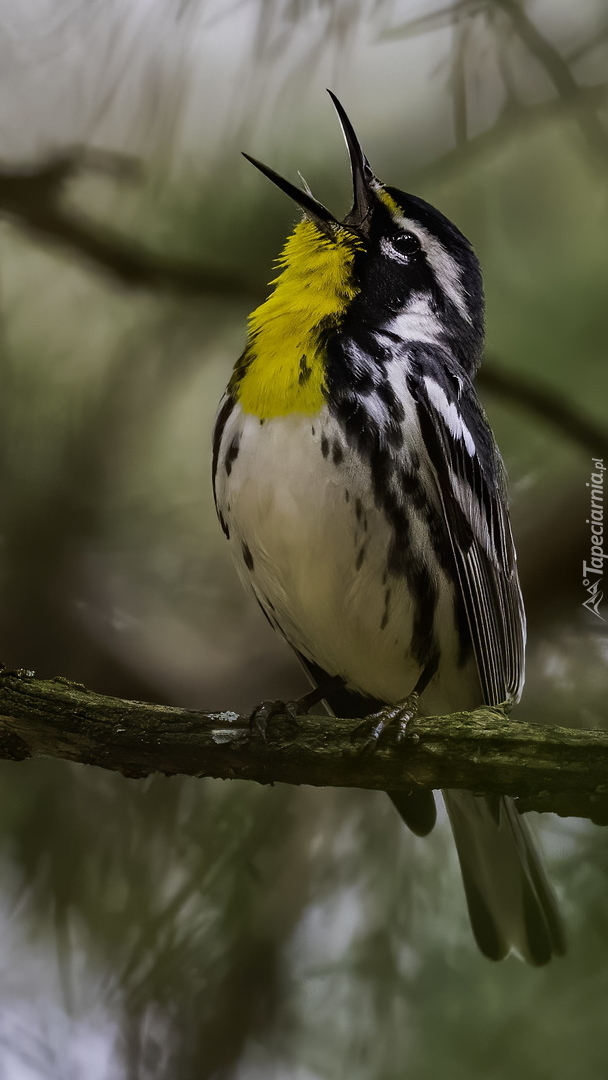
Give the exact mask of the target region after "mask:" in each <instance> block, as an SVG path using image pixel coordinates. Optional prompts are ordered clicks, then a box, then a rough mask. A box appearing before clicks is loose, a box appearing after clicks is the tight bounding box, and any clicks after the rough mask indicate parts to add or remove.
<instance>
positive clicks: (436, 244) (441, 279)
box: [381, 214, 471, 323]
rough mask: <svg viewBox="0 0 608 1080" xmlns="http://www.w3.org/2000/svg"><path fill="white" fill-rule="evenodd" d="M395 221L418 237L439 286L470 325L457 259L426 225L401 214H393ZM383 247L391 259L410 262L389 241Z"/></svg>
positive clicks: (382, 244) (383, 243)
mask: <svg viewBox="0 0 608 1080" xmlns="http://www.w3.org/2000/svg"><path fill="white" fill-rule="evenodd" d="M393 221H394V222H395V224H397V225H399V226H400V228H402V229H405V231H406V232H411V233H413V234H414V236H417V237H418V239H419V240H420V244H421V247H422V250H423V251H424V254H425V255H426V261H427V262H428V264H429V266H430V268H431V270H432V271H433V273H434V275H435V277H436V279H437V282H438V284H439V285H440V286H441V288H442V289H443V290H444V292H445V293H446V294H447V296H449V298H450V300H451V301H452V303H453V304H454V306H455V307H456V308H458V311H459V312H460V314H461V315H462V317H463V319H466V321H467V322H468V323H470V322H471V316H470V315H469V311H468V308H467V304H466V291H465V289H464V288H463V286H462V278H461V274H460V267H459V266H458V263H457V262H456V259H453V258H452V256H451V255H450V253H449V252H448V251H447V250H446V248H445V247H444V246H443V244H442V243H441V242H440V241H439V240H438V239H437V237H436V236H433V234H432V233H430V232H429V231H428V229H425V227H424V225H420V224H419V222H417V221H412V220H411V218H407V217H405V216H403V215H401V214H393ZM381 247H382V250H383V251H384V253H385V254H386V255H388V256H389V258H391V259H395V260H396V261H399V262H403V263H405V262H407V261H408V260H407V257H405V256H403V255H399V253H398V252H397V251H395V249H394V248H393V246H392V244H390V243H389V242H388V241H386V240H383V241H382V242H381Z"/></svg>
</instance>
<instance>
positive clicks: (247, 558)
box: [243, 541, 253, 571]
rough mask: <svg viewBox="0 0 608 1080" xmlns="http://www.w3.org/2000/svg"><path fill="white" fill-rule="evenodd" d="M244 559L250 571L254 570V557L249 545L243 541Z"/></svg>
mask: <svg viewBox="0 0 608 1080" xmlns="http://www.w3.org/2000/svg"><path fill="white" fill-rule="evenodd" d="M243 558H244V560H245V566H246V567H247V569H248V570H249V571H251V570H253V555H252V554H251V552H250V550H249V548H248V546H247V544H246V543H245V542H244V541H243Z"/></svg>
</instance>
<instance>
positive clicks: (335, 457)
mask: <svg viewBox="0 0 608 1080" xmlns="http://www.w3.org/2000/svg"><path fill="white" fill-rule="evenodd" d="M343 457H344V451H343V449H342V447H341V446H340V443H337V442H335V443H334V447H333V450H332V453H331V459H332V461H333V463H334V465H339V464H340V462H341V461H342V459H343Z"/></svg>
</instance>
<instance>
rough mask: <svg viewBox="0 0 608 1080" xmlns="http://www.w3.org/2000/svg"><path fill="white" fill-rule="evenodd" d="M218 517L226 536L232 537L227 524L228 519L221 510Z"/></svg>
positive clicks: (227, 537)
mask: <svg viewBox="0 0 608 1080" xmlns="http://www.w3.org/2000/svg"><path fill="white" fill-rule="evenodd" d="M218 517H219V519H220V525H221V526H222V532H223V534H224V536H225V537H226V539H227V540H229V539H230V529H229V528H228V525H227V524H226V521H225V520H224V516H223V514H220V512H219V511H218Z"/></svg>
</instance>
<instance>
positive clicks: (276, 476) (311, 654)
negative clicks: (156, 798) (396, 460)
mask: <svg viewBox="0 0 608 1080" xmlns="http://www.w3.org/2000/svg"><path fill="white" fill-rule="evenodd" d="M216 497H217V503H218V510H219V511H220V513H221V515H222V518H223V520H224V522H225V526H226V531H227V532H228V534H229V540H230V543H231V545H232V549H233V554H234V557H235V561H236V564H237V567H238V569H239V572H240V574H241V576H242V578H243V580H244V581H246V582H247V583H249V584H250V585H251V586H252V587H253V589H254V592H255V594H256V596H257V598H258V600H259V601H260V603H261V605H262V607H263V608H264V610H265V611H266V613H267V615H268V617H269V618H270V620H271V621H272V622H273V624H274V625H276V626H277V627H278V628H279V629H280V630H281V631H282V632H283V634H284V635H285V637H286V638H287V639H288V641H289V642H290V643H291V644H292V645H294V646H295V648H297V649H298V650H299V651H300V652H302V653H303V654H304V655H305V656H306V657H308V658H309V659H312V660H314V661H315V662H316V663H317V664H319V665H320V666H321V667H322V668H323V669H324V670H325V671H327V672H328V674H330V675H340V676H342V677H343V678H344V679H345V680H346V682H347V683H348V684H349V685H350V686H351V687H352V688H354V689H356V690H359V691H360V692H363V693H366V694H369V695H371V696H374V697H378V698H380V699H381V700H384V701H397V700H401V699H402V698H404V697H406V696H407V694H409V693H410V692H411V691H412V689H413V687H414V685H415V683H416V680H417V678H418V676H419V674H420V668H419V665H418V664H417V662H416V661H414V659H413V658H412V656H411V655H410V651H409V646H410V640H411V635H412V605H411V603H410V599H409V595H408V590H407V583H406V581H405V579H404V577H403V576H396V575H391V574H390V573H389V572H388V569H387V558H388V549H389V544H390V541H391V529H390V526H389V523H388V522H387V519H386V517H385V515H384V512H383V511H382V510H381V509H379V508H378V507H376V505H375V504H374V500H373V495H372V487H371V479H370V472H369V467H368V466H367V464H366V463H365V462H363V461H362V460H361V458H360V457H359V455H358V454H355V453H354V452H352V451H350V450H349V449H348V448H347V446H346V444H345V442H344V439H343V437H342V435H341V432H340V429H339V427H338V426H337V425H336V423H335V421H334V420H333V419H332V418H331V417H330V416H329V414H328V412H327V410H326V409H324V410H323V411H322V412H321V413H320V414H319V416H318V417H316V418H314V419H312V418H310V417H306V416H303V415H300V414H291V415H289V416H285V417H278V418H275V419H272V420H267V421H265V422H264V423H260V421H259V419H257V417H254V416H251V415H247V414H244V413H243V412H242V411H241V409H240V407H239V406H235V409H234V410H233V412H232V414H231V416H230V417H229V419H228V421H227V424H226V427H225V430H224V433H223V436H222V439H221V443H220V448H219V455H218V471H217V478H216ZM423 528H424V526H423V524H422V522H421V521H420V522H419V523H418V524H417V523H416V519H415V515H414V519H413V529H412V535H413V540H414V541H416V530H417V529H418V531H419V533H420V535H419V537H418V539H419V541H420V543H421V545H422V547H424V539H425V538H424V536H423V535H422V532H423ZM444 591H445V590H444ZM442 605H444V606H445V609H446V610H445V619H446V624H447V622H449V624H450V626H451V625H452V621H453V616H452V608H451V597H450V596H448V595H447V593H446V595H445V597H444V598H443V599H440V605H439V609H438V615H439V616H441V611H442ZM448 607H449V611H448Z"/></svg>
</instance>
